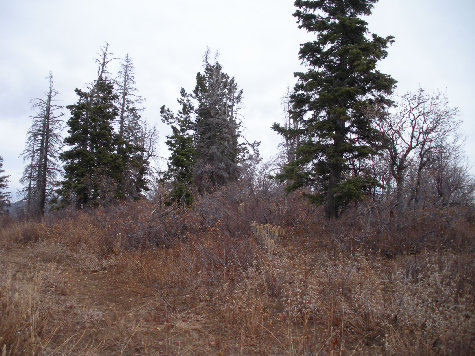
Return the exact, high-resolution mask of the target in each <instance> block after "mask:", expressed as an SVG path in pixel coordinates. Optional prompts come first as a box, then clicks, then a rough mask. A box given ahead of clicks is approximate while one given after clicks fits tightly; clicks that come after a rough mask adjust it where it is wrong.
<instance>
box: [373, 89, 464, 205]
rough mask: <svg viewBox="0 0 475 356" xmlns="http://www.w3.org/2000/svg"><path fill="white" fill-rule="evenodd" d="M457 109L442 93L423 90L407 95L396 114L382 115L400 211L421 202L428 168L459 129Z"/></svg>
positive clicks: (389, 164) (385, 141)
mask: <svg viewBox="0 0 475 356" xmlns="http://www.w3.org/2000/svg"><path fill="white" fill-rule="evenodd" d="M457 112H458V110H457V109H456V108H452V107H450V106H449V105H448V100H447V98H446V96H445V95H443V94H442V93H440V92H437V93H434V94H428V93H426V92H425V91H424V90H423V89H419V90H418V91H417V92H415V93H407V94H405V95H403V96H402V97H401V98H400V101H399V103H398V104H397V105H396V108H395V112H394V113H388V112H385V113H383V114H382V115H380V120H379V121H378V125H379V130H380V131H381V132H382V133H383V136H384V148H385V154H386V159H387V162H388V166H389V171H390V172H391V175H392V177H393V178H394V181H395V184H396V204H397V209H398V211H399V212H401V211H403V210H404V208H405V206H406V204H405V203H407V201H408V200H410V201H412V202H413V203H414V205H415V206H418V205H419V203H420V201H421V183H422V178H423V174H424V171H425V169H426V168H428V166H429V165H430V163H431V161H432V160H433V158H434V157H435V155H436V153H437V152H438V151H440V149H441V148H442V147H443V143H444V140H446V138H447V137H449V136H451V135H454V134H455V133H456V132H457V128H458V125H459V121H458V120H457V118H456V116H457ZM445 142H447V141H445ZM410 168H411V169H412V171H413V172H414V173H413V187H412V189H411V191H410V192H408V191H407V190H406V189H405V185H406V183H407V177H408V172H409V169H410ZM406 195H408V196H406ZM405 198H406V199H405Z"/></svg>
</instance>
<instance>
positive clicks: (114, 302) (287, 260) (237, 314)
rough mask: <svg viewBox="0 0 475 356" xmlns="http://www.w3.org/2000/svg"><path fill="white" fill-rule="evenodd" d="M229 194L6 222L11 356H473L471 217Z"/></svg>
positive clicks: (4, 322) (3, 320)
mask: <svg viewBox="0 0 475 356" xmlns="http://www.w3.org/2000/svg"><path fill="white" fill-rule="evenodd" d="M226 194H227V193H221V195H218V196H212V197H207V198H203V199H201V200H200V201H198V202H197V204H196V205H195V207H194V208H193V209H190V210H188V211H186V212H183V211H180V210H177V209H172V208H167V207H165V206H163V205H162V204H160V203H157V202H155V203H152V202H148V201H141V202H137V203H130V204H123V205H120V206H117V207H115V208H109V209H97V210H94V211H88V212H86V211H83V212H68V213H66V212H63V213H61V214H55V215H51V216H49V217H47V218H46V219H44V220H43V221H16V220H12V219H8V218H5V219H4V220H3V221H2V222H1V227H0V265H1V266H2V268H1V270H0V350H1V351H0V352H2V355H254V354H258V355H380V354H384V355H470V354H472V355H473V354H475V348H474V345H475V344H474V341H475V317H474V311H475V298H474V296H475V294H474V292H475V289H474V286H475V283H474V277H473V271H474V270H475V269H474V258H473V257H474V249H473V247H474V236H475V234H474V233H475V228H474V227H475V224H474V219H473V212H471V211H461V208H460V209H455V210H454V209H452V210H450V209H445V210H442V209H440V210H435V209H434V210H431V211H424V212H419V213H411V214H410V216H409V215H408V216H407V217H405V218H404V219H403V222H404V224H405V225H404V226H403V227H401V224H400V223H397V224H393V223H391V221H390V220H384V219H383V215H384V212H383V209H379V208H378V209H376V211H377V213H375V209H374V207H373V208H372V207H366V208H363V207H360V208H358V209H356V208H355V209H354V210H352V211H348V212H347V213H345V215H344V216H343V218H342V219H340V220H338V221H326V220H325V219H324V218H322V217H321V214H320V210H319V209H318V208H314V207H310V206H308V205H307V204H306V203H304V202H302V201H301V200H299V199H291V198H279V199H280V200H279V199H273V200H269V201H264V202H262V201H257V200H252V199H249V201H245V202H240V203H239V201H237V202H236V201H233V199H234V198H233V197H230V196H228V195H226ZM229 194H230V193H229ZM236 199H237V198H236ZM396 225H397V227H395V226H396Z"/></svg>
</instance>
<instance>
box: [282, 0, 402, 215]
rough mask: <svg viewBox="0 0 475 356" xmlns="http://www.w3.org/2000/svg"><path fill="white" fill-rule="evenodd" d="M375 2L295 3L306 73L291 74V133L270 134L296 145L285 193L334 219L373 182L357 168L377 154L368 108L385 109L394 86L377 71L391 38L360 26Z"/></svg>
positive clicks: (285, 130) (285, 174) (323, 0)
mask: <svg viewBox="0 0 475 356" xmlns="http://www.w3.org/2000/svg"><path fill="white" fill-rule="evenodd" d="M376 2H377V0H353V1H347V0H334V1H328V0H318V1H317V0H314V1H312V0H309V1H304V0H297V1H295V6H296V7H297V11H296V12H295V14H294V16H295V17H296V18H297V19H298V23H299V28H302V29H305V30H306V31H308V32H310V33H313V34H315V36H316V38H315V40H314V41H310V42H307V43H304V44H303V45H302V46H301V48H300V52H299V58H300V59H301V60H302V62H303V63H304V64H305V65H306V66H307V67H308V70H307V71H306V72H299V73H295V75H296V77H297V79H298V81H297V84H296V85H295V88H294V91H293V93H292V95H291V104H292V108H291V110H290V115H292V119H293V120H295V122H296V124H297V125H296V127H290V128H289V127H287V128H286V127H282V126H280V125H278V124H274V127H273V128H274V129H275V130H276V131H277V132H279V133H280V134H282V135H284V137H287V138H289V139H295V137H298V142H299V146H298V148H297V150H296V155H295V158H296V159H295V160H294V161H293V162H290V163H289V164H287V165H286V167H285V168H284V171H283V174H282V176H281V177H282V178H284V179H287V180H289V181H290V184H289V185H288V190H295V189H297V188H300V187H310V192H309V193H308V194H307V196H308V198H309V199H310V200H311V201H312V202H314V203H317V204H324V206H325V212H326V215H327V216H328V217H330V218H335V217H338V215H339V213H340V212H341V210H342V208H343V207H344V206H345V205H347V204H348V203H349V202H351V201H355V200H359V199H362V197H363V196H364V193H365V191H368V190H369V189H370V187H371V186H373V185H374V184H375V180H374V179H373V178H372V177H371V176H370V175H369V174H368V173H366V172H364V171H362V170H361V168H360V167H361V166H362V165H364V163H365V161H366V160H368V158H370V157H371V156H372V155H374V154H376V151H377V150H378V148H379V147H380V145H379V139H380V137H381V135H380V134H379V133H378V131H377V130H376V129H375V125H374V119H373V117H372V116H371V115H370V114H368V113H369V112H371V110H369V108H371V107H373V106H374V105H375V104H378V105H379V106H380V107H381V106H385V105H389V104H390V101H389V99H388V98H387V96H388V95H389V94H391V92H392V89H393V87H394V85H395V80H394V79H392V78H391V77H390V76H388V75H385V74H383V73H381V72H380V71H379V70H378V69H377V68H376V66H377V63H378V61H380V60H381V59H383V58H385V57H386V56H387V51H386V49H387V46H388V44H390V43H391V42H392V37H390V36H389V37H386V38H382V37H379V36H377V35H375V34H372V35H370V34H369V32H368V29H367V23H366V22H365V21H364V20H363V19H362V18H361V16H364V15H370V14H371V9H372V7H373V4H374V3H376Z"/></svg>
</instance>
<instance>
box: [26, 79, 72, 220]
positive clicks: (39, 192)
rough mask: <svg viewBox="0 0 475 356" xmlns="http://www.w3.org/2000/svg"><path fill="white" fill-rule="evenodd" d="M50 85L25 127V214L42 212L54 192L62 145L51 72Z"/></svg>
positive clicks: (37, 100)
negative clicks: (26, 128)
mask: <svg viewBox="0 0 475 356" xmlns="http://www.w3.org/2000/svg"><path fill="white" fill-rule="evenodd" d="M48 79H49V88H48V92H47V93H46V98H45V99H36V100H35V102H34V105H33V107H34V108H35V109H36V110H37V112H36V114H35V115H34V116H32V124H31V127H30V129H29V130H28V134H27V140H26V146H25V150H24V151H23V154H22V156H23V159H24V160H27V162H28V164H27V165H26V167H25V170H24V173H23V177H22V178H21V180H20V182H22V183H23V184H24V185H25V188H24V189H23V192H24V194H25V200H26V210H27V213H28V214H32V215H40V216H42V215H44V212H45V206H46V203H47V198H48V197H49V196H50V195H51V193H52V192H53V187H54V184H55V181H56V174H57V172H58V170H59V162H58V157H59V150H60V148H61V134H60V132H61V126H62V125H61V124H62V121H61V119H60V118H61V116H63V114H62V113H61V112H58V111H59V110H61V106H59V105H56V104H55V97H56V95H57V94H58V92H57V91H56V90H55V89H54V88H53V75H52V74H51V73H50V74H49V77H48Z"/></svg>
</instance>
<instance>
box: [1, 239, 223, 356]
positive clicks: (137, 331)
mask: <svg viewBox="0 0 475 356" xmlns="http://www.w3.org/2000/svg"><path fill="white" fill-rule="evenodd" d="M49 249H54V246H41V245H37V246H35V245H34V244H32V245H26V246H24V245H18V246H14V247H12V248H9V249H4V248H0V265H2V266H4V271H8V273H9V274H10V276H12V277H11V278H12V279H13V281H14V283H17V284H19V285H20V284H22V285H27V284H28V283H30V284H31V283H34V282H35V281H36V283H37V284H38V283H39V286H38V288H37V295H35V296H33V297H34V298H35V300H38V304H39V305H38V310H39V312H38V315H41V318H40V319H41V320H40V321H41V323H37V325H36V326H35V327H36V328H37V329H38V330H37V332H38V334H40V338H41V339H45V338H46V339H48V343H47V344H45V345H40V346H41V348H40V350H42V352H41V353H44V352H46V354H58V355H63V354H78V353H79V354H88V355H95V354H114V355H117V354H137V355H138V354H163V353H164V354H169V353H174V352H175V351H176V350H177V345H178V349H180V348H181V346H180V345H189V346H190V345H193V347H194V350H199V349H200V346H199V344H200V343H203V348H205V346H206V345H208V344H209V343H213V342H214V341H213V340H208V339H209V335H207V334H206V332H205V331H204V329H205V328H204V325H203V323H202V318H201V316H200V310H199V308H197V307H196V306H193V308H190V307H187V306H186V305H185V303H184V301H179V300H175V299H174V300H173V301H171V300H167V297H165V296H160V293H159V292H157V293H153V294H152V293H150V292H149V293H146V291H137V290H135V289H136V288H135V289H134V284H132V285H131V284H130V278H131V275H130V274H128V275H127V273H125V272H126V271H122V273H121V272H120V271H118V270H117V268H116V266H115V265H114V264H113V263H112V264H111V265H110V266H109V267H108V268H105V269H100V270H94V271H87V270H84V269H83V268H82V267H81V265H80V261H71V259H68V258H64V256H61V255H57V254H56V255H55V254H54V253H51V250H49ZM45 251H47V252H45ZM38 281H39V282H38ZM172 304H173V305H172ZM49 334H51V336H47V335H49ZM45 335H46V336H45ZM182 351H183V352H184V353H186V350H184V349H183V350H182Z"/></svg>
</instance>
